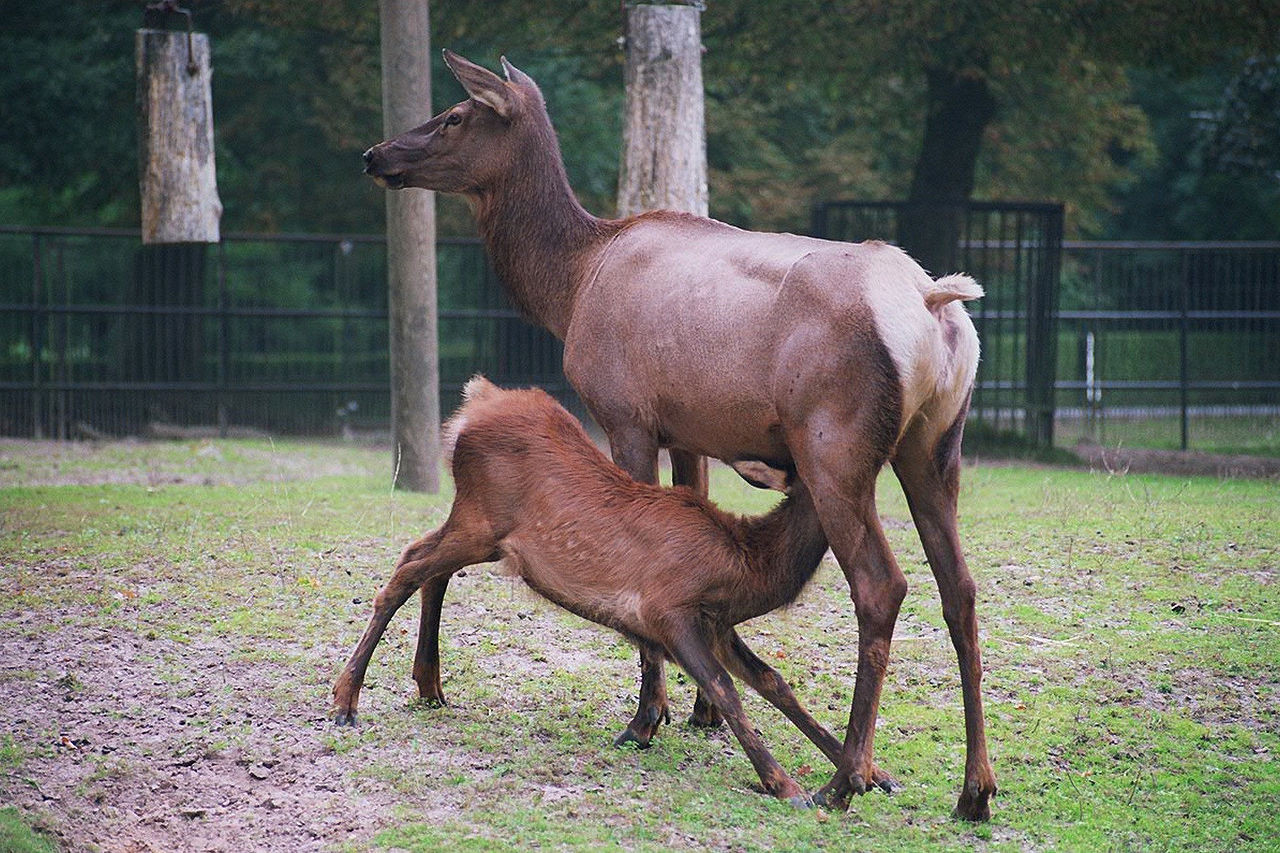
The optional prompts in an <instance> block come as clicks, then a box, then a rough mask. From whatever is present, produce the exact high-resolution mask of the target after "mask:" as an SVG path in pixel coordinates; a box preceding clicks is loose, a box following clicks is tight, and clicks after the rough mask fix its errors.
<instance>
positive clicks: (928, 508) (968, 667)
mask: <svg viewBox="0 0 1280 853" xmlns="http://www.w3.org/2000/svg"><path fill="white" fill-rule="evenodd" d="M963 424H964V414H963V411H962V413H961V414H960V415H959V416H958V417H957V418H956V420H955V423H953V424H952V426H951V428H949V429H948V430H947V431H946V432H945V433H944V434H943V435H942V436H941V437H940V438H938V439H937V440H936V441H929V440H928V439H929V438H930V436H929V435H928V434H927V433H926V432H925V425H923V424H921V425H918V426H917V427H916V428H914V429H913V430H911V431H910V432H909V433H908V434H907V435H906V436H904V440H903V444H902V446H901V447H900V448H899V451H898V454H897V457H896V458H895V460H894V463H893V467H894V472H895V473H896V474H897V475H898V480H899V482H900V483H901V484H902V489H903V491H904V492H905V493H906V495H907V504H908V505H909V506H910V507H911V517H912V519H914V521H915V525H916V532H917V533H918V534H919V536H920V542H921V544H923V545H924V552H925V555H926V556H927V557H928V558H929V568H930V569H931V570H932V571H933V576H934V579H935V580H936V581H937V583H938V592H939V594H940V596H941V598H942V615H943V618H944V619H945V620H946V623H947V629H948V631H949V632H950V634H951V643H952V645H953V646H955V650H956V657H957V659H958V661H959V665H960V689H961V692H962V694H963V696H964V727H965V764H964V787H963V788H962V789H961V792H960V799H959V801H958V802H957V803H956V808H955V815H956V817H960V818H963V819H964V820H974V821H980V820H988V819H989V818H990V817H991V808H990V804H989V801H990V799H991V797H992V795H994V794H995V792H996V777H995V771H994V770H993V769H992V767H991V760H990V758H989V757H988V755H987V736H986V726H985V722H984V718H983V712H982V652H981V650H980V649H979V647H978V615H977V608H976V606H975V600H976V598H977V588H976V585H975V584H974V581H973V576H972V575H971V574H970V573H969V567H968V566H967V565H966V563H965V559H964V554H963V552H962V551H961V548H960V536H959V533H958V532H957V530H956V501H957V496H958V494H959V491H960V436H961V432H962V428H963ZM930 445H932V446H930Z"/></svg>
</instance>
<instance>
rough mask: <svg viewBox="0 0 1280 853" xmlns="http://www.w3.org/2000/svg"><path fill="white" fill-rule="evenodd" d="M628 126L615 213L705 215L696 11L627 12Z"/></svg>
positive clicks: (646, 8) (687, 8) (686, 8)
mask: <svg viewBox="0 0 1280 853" xmlns="http://www.w3.org/2000/svg"><path fill="white" fill-rule="evenodd" d="M626 46H627V57H626V71H625V79H626V92H627V105H626V121H625V124H624V125H623V131H622V171H621V174H620V175H619V177H618V215H619V216H630V215H632V214H636V213H641V212H643V211H646V210H659V209H665V210H683V211H686V212H688V213H696V214H698V215H700V216H706V215H707V138H706V126H705V122H704V119H703V91H702V27H701V12H699V10H698V8H697V7H696V6H649V5H636V6H629V7H628V8H627V9H626Z"/></svg>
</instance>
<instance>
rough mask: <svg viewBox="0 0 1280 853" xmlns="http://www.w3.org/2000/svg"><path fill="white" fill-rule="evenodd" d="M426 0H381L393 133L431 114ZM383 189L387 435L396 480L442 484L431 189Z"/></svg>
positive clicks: (385, 117)
mask: <svg viewBox="0 0 1280 853" xmlns="http://www.w3.org/2000/svg"><path fill="white" fill-rule="evenodd" d="M428 9H429V3H428V0H381V2H380V5H379V10H380V15H381V22H382V128H383V132H384V134H385V136H386V137H387V138H390V137H392V136H395V135H396V134H398V133H402V132H404V131H406V130H409V129H410V128H413V127H416V126H418V125H419V124H422V123H423V122H425V121H426V120H427V119H429V118H430V117H431V59H430V49H431V48H430V27H429V16H428ZM386 196H387V278H388V286H389V293H388V303H389V305H388V308H389V313H390V322H391V437H392V441H393V443H394V448H393V449H394V459H393V464H394V465H395V471H396V475H395V486H396V488H398V489H407V490H409V491H416V492H436V491H438V490H439V488H440V365H439V361H438V359H437V349H436V217H435V195H434V194H433V193H431V192H429V191H427V190H420V189H403V190H396V191H395V192H388V193H387V194H386Z"/></svg>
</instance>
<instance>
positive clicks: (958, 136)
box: [0, 0, 1280, 238]
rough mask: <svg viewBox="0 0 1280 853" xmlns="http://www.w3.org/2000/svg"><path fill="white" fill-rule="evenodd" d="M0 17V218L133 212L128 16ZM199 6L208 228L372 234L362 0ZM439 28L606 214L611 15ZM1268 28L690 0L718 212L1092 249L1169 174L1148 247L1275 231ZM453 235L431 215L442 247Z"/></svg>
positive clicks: (458, 20) (1178, 9)
mask: <svg viewBox="0 0 1280 853" xmlns="http://www.w3.org/2000/svg"><path fill="white" fill-rule="evenodd" d="M3 6H4V16H5V21H6V26H5V28H4V32H3V33H0V155H2V156H0V220H2V221H8V222H28V223H32V224H50V223H77V224H113V225H118V224H124V225H131V224H134V223H135V222H136V220H137V165H136V152H135V145H136V141H135V136H134V134H135V131H134V128H133V126H132V118H133V111H132V101H133V86H134V83H133V30H134V29H136V28H137V27H139V26H140V25H141V17H142V16H141V8H140V4H138V3H136V2H127V3H126V2H122V0H111V2H106V3H104V2H100V1H99V2H90V0H65V2H63V3H60V4H57V5H50V6H41V7H33V6H31V5H30V4H18V3H16V2H8V1H7V0H6V2H4V3H3ZM191 6H192V7H193V8H194V10H195V19H196V24H197V28H199V29H201V30H203V31H206V32H208V33H210V36H211V38H212V43H213V57H214V59H213V62H214V117H215V132H216V134H217V145H218V151H217V155H218V178H219V190H220V194H221V196H222V199H223V202H224V205H225V208H226V212H225V214H224V220H223V226H224V229H226V230H340V231H376V230H380V228H381V221H382V219H381V218H382V203H381V195H380V193H381V191H380V190H378V189H377V188H376V187H375V186H374V185H373V184H372V182H370V181H368V180H366V179H363V178H362V177H361V176H360V174H359V171H360V161H359V153H360V152H361V151H362V150H363V149H364V148H366V147H367V146H368V145H370V144H371V143H373V142H375V141H377V140H378V138H379V135H380V119H379V108H380V97H379V90H378V86H379V75H378V44H377V38H378V35H377V34H378V26H377V17H376V16H377V5H376V4H371V3H365V2H358V0H320V2H316V3H309V4H305V5H302V4H296V3H292V2H286V0H208V2H199V0H193V2H192V3H191ZM432 14H433V21H432V28H433V40H434V41H433V43H434V44H435V45H437V46H448V47H451V48H453V49H455V50H458V51H459V52H461V53H463V54H466V55H468V56H470V57H471V58H473V59H475V60H476V61H479V62H482V63H484V64H487V65H490V66H494V65H496V60H497V57H498V55H499V54H506V55H507V56H508V57H509V58H510V59H511V60H512V61H513V62H514V63H515V64H517V65H519V66H520V67H522V68H524V69H525V70H526V71H528V72H529V73H530V74H532V75H533V76H534V78H535V79H537V80H538V81H539V83H540V84H541V86H542V88H543V90H544V93H545V94H546V97H547V100H548V104H549V107H550V110H551V113H552V118H553V120H554V121H555V123H556V127H557V130H558V132H559V134H560V138H561V144H562V148H563V149H564V153H565V159H566V165H567V167H568V170H569V174H570V179H571V181H572V183H573V185H574V187H575V189H576V190H577V192H578V193H579V195H580V196H581V197H582V200H583V202H584V204H585V205H586V206H587V207H588V208H589V209H591V210H593V211H595V212H597V213H600V214H603V215H611V214H612V213H613V193H614V190H615V188H616V185H617V168H618V154H619V145H620V122H621V98H622V75H621V63H622V53H621V51H620V49H619V46H618V44H617V39H618V37H619V36H620V35H621V15H620V12H619V8H618V6H617V4H614V3H606V2H599V0H596V2H588V0H563V2H558V3H555V4H546V3H545V2H534V0H490V2H487V3H483V4H474V3H473V4H455V3H447V4H446V3H438V4H435V6H434V7H433V9H432ZM1278 23H1280V22H1278V21H1277V20H1276V12H1275V9H1274V6H1273V4H1271V3H1268V2H1264V0H1245V2H1240V0H1236V2H1231V3H1228V2H1218V0H1188V2H1186V3H1174V4H1171V3H1167V2H1155V0H1027V2H1024V3H1019V4H1008V3H1005V2H996V0H961V2H956V0H832V2H827V3H821V4H818V3H813V2H811V1H810V0H775V2H773V3H770V4H761V3H755V2H749V0H709V2H708V4H707V8H706V10H705V12H704V13H703V31H704V34H703V41H704V44H705V45H706V49H707V52H706V55H705V57H704V80H705V84H706V89H707V126H708V139H707V153H708V161H709V167H710V175H709V179H710V185H711V212H712V215H713V216H716V217H718V218H721V219H725V220H727V221H730V222H733V223H735V224H740V225H744V226H748V227H757V228H785V229H793V230H794V229H800V228H803V227H804V226H805V223H806V221H807V217H808V209H809V206H810V205H811V203H812V202H814V201H816V200H819V199H823V198H835V197H844V198H849V197H861V198H906V197H908V196H910V197H914V198H919V199H927V198H938V199H950V198H967V197H975V198H1017V199H1053V200H1060V201H1063V202H1065V203H1066V204H1067V205H1068V225H1069V228H1071V229H1072V230H1073V231H1074V232H1075V233H1081V234H1085V235H1103V236H1105V235H1108V234H1111V233H1119V232H1127V233H1132V232H1133V231H1134V230H1135V226H1134V216H1137V215H1139V214H1138V211H1145V213H1144V214H1143V215H1148V216H1150V215H1151V214H1153V213H1156V212H1157V211H1155V210H1154V207H1153V205H1152V204H1151V203H1150V202H1149V201H1147V200H1149V199H1154V198H1155V197H1156V196H1157V195H1158V194H1159V192H1160V191H1161V189H1162V188H1163V189H1164V190H1165V191H1166V192H1172V191H1173V188H1176V187H1182V188H1183V190H1182V191H1181V192H1180V193H1178V192H1173V194H1172V196H1171V197H1172V198H1175V199H1176V200H1177V203H1179V204H1185V205H1187V206H1188V208H1194V209H1195V211H1196V212H1195V214H1194V215H1191V216H1188V217H1186V218H1185V219H1184V220H1183V221H1182V222H1181V223H1180V224H1176V223H1174V222H1173V221H1172V220H1171V219H1170V217H1168V216H1164V217H1160V218H1158V220H1157V219H1153V221H1160V222H1164V223H1166V224H1167V225H1168V227H1169V228H1170V229H1172V230H1171V231H1169V232H1168V233H1162V234H1154V235H1152V236H1164V237H1174V236H1194V237H1221V238H1228V237H1232V236H1237V235H1240V236H1258V235H1259V233H1260V232H1265V231H1266V230H1267V229H1272V236H1274V228H1275V225H1276V223H1277V222H1278V221H1280V212H1278V211H1280V191H1278V190H1277V187H1276V181H1275V177H1274V174H1275V172H1276V167H1275V164H1274V153H1272V154H1270V155H1268V154H1267V152H1268V151H1271V152H1274V149H1267V148H1266V147H1265V145H1266V143H1265V142H1259V143H1256V144H1255V143H1249V144H1251V145H1253V148H1250V149H1248V152H1247V156H1246V155H1245V154H1241V153H1239V151H1240V145H1239V140H1241V139H1246V140H1251V139H1262V140H1265V138H1266V136H1265V132H1264V133H1262V134H1261V135H1259V133H1258V132H1255V130H1256V128H1257V127H1259V126H1263V127H1264V129H1265V124H1266V121H1268V120H1269V121H1271V122H1272V123H1274V113H1271V114H1270V115H1268V114H1267V113H1266V111H1265V109H1260V108H1258V107H1251V106H1250V105H1251V104H1254V103H1255V102H1257V103H1263V104H1265V103H1270V102H1267V101H1266V97H1274V95H1270V96H1268V95H1266V92H1273V91H1274V87H1273V88H1271V89H1268V88H1267V86H1268V85H1272V86H1273V84H1271V83H1267V82H1266V81H1268V80H1271V81H1273V80H1274V79H1275V78H1274V75H1273V76H1272V77H1267V76H1266V75H1265V74H1260V73H1254V74H1253V76H1249V72H1248V68H1250V67H1252V66H1250V65H1249V63H1250V62H1253V63H1254V64H1255V65H1258V67H1262V68H1266V67H1270V68H1274V67H1275V65H1274V61H1273V60H1268V59H1267V57H1274V55H1275V53H1276V50H1277V45H1276V44H1275V39H1276V33H1280V26H1277V24H1278ZM1259 63H1261V64H1260V65H1259ZM1268 63H1270V64H1268ZM435 69H436V77H435V81H434V87H433V91H434V99H435V101H436V104H435V106H436V108H440V107H443V106H444V105H445V104H447V103H449V102H451V101H452V100H456V99H460V98H461V97H462V94H461V91H460V90H459V89H458V88H457V87H456V86H454V84H453V80H452V78H450V77H449V75H448V74H447V73H446V72H445V70H444V68H443V65H442V64H441V63H440V62H439V60H438V58H437V59H436V64H435ZM1233 81H1236V82H1234V83H1233ZM1258 81H1261V82H1258ZM1264 84H1265V85H1264ZM1231 86H1234V89H1230V91H1229V87H1231ZM1233 92H1234V94H1232V93H1233ZM1205 115H1213V116H1219V117H1220V118H1219V120H1217V123H1216V124H1214V128H1217V130H1214V129H1213V128H1208V129H1206V127H1207V125H1206V122H1205V120H1204V119H1203V116H1205ZM1196 116H1200V117H1201V118H1196ZM1250 117H1252V118H1250ZM1259 117H1261V118H1259ZM1250 121H1252V122H1253V123H1252V124H1250V123H1249V122H1250ZM1259 122H1261V124H1259ZM1231 128H1244V129H1245V130H1240V131H1238V132H1233V131H1231ZM1215 134H1216V135H1215ZM1232 140H1235V141H1234V142H1232ZM1228 143H1229V144H1228ZM1231 145H1235V146H1236V147H1235V148H1232V147H1231ZM1255 149H1256V150H1255ZM1214 152H1236V153H1232V154H1230V155H1229V156H1226V155H1222V154H1219V153H1214ZM1268 156H1270V157H1271V158H1272V160H1271V161H1270V165H1268V161H1267V159H1266V158H1267V157H1268ZM1246 184H1247V185H1249V186H1250V187H1252V189H1251V190H1250V192H1249V194H1248V199H1247V201H1248V204H1247V210H1246V211H1245V212H1243V213H1231V214H1228V213H1222V212H1219V213H1218V214H1214V213H1211V212H1210V213H1206V210H1205V208H1206V206H1209V207H1213V206H1214V205H1221V206H1228V207H1229V206H1231V205H1233V204H1238V202H1239V201H1240V199H1241V195H1240V193H1239V192H1238V191H1235V190H1238V189H1239V187H1240V186H1242V185H1246ZM469 221H470V220H469V216H468V214H467V212H466V211H465V208H463V207H462V206H461V205H458V204H451V203H449V202H442V204H441V212H440V224H441V229H442V233H460V232H466V231H467V230H468V229H469V228H470V224H469ZM1196 222H1199V223H1200V224H1199V226H1196V225H1195V223H1196ZM1228 223H1234V224H1232V225H1231V226H1230V227H1231V228H1236V229H1237V230H1236V231H1234V232H1232V233H1226V231H1225V230H1223V229H1227V228H1228ZM1161 227H1163V226H1161ZM1197 227H1198V228H1199V230H1197ZM1214 229H1219V231H1217V232H1215V231H1214Z"/></svg>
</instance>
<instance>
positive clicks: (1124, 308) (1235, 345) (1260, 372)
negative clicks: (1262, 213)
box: [1056, 241, 1280, 454]
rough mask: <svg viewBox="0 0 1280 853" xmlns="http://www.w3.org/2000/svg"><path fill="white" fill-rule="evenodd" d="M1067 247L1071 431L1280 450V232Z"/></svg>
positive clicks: (1066, 431) (1065, 406) (1062, 327)
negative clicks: (1276, 237) (1233, 238)
mask: <svg viewBox="0 0 1280 853" xmlns="http://www.w3.org/2000/svg"><path fill="white" fill-rule="evenodd" d="M1064 250H1065V253H1064V263H1063V273H1062V294H1061V301H1060V310H1059V312H1058V338H1059V344H1058V347H1059V352H1060V354H1061V358H1060V359H1059V362H1058V366H1057V373H1058V379H1057V382H1056V388H1057V400H1056V407H1057V420H1058V424H1059V430H1060V431H1061V432H1062V434H1063V439H1064V440H1066V441H1070V440H1072V439H1082V440H1087V441H1104V442H1106V443H1108V444H1117V443H1125V444H1130V445H1134V446H1146V447H1167V448H1181V449H1196V448H1198V449H1208V450H1216V451H1222V452H1245V453H1268V454H1275V453H1280V241H1276V242H1240V243H1228V242H1180V243H1160V242H1132V241H1123V242H1121V241H1110V242H1067V243H1066V244H1064Z"/></svg>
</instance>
